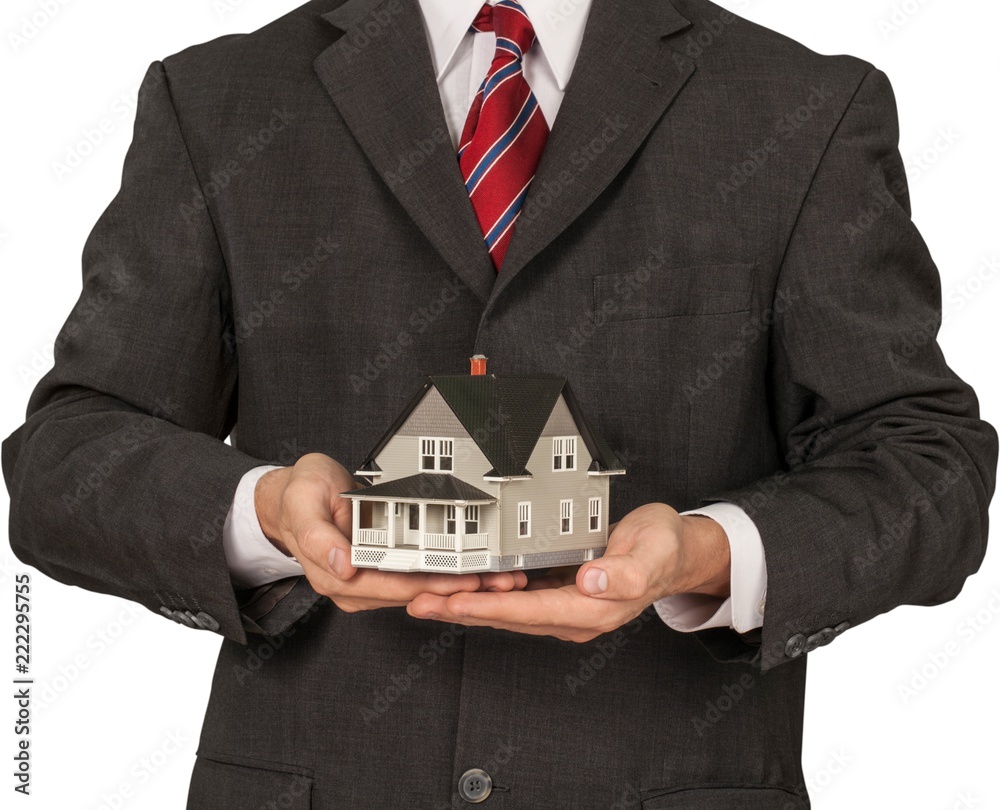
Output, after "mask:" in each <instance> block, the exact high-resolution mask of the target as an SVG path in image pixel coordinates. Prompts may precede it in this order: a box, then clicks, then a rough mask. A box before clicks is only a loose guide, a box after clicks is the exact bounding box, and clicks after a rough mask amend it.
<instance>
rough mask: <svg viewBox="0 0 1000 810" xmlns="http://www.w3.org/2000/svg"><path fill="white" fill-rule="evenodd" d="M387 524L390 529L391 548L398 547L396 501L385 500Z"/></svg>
mask: <svg viewBox="0 0 1000 810" xmlns="http://www.w3.org/2000/svg"><path fill="white" fill-rule="evenodd" d="M385 509H386V512H385V514H386V518H387V520H386V525H387V528H388V530H389V548H395V547H396V504H395V502H394V501H386V502H385Z"/></svg>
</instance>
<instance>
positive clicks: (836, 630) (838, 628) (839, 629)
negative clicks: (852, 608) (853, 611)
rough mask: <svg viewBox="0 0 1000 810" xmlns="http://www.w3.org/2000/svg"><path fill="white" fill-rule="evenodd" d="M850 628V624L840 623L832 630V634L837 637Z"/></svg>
mask: <svg viewBox="0 0 1000 810" xmlns="http://www.w3.org/2000/svg"><path fill="white" fill-rule="evenodd" d="M850 626H851V623H850V622H841V623H840V624H838V625H837V626H836V627H834V628H833V632H834V633H836V634H837V635H838V636H839V635H840V634H841V633H843V632H844V631H845V630H846V629H847V628H848V627H850Z"/></svg>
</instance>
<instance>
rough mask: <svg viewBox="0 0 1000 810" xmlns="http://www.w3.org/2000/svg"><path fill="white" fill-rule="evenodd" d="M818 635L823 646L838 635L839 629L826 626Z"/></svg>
mask: <svg viewBox="0 0 1000 810" xmlns="http://www.w3.org/2000/svg"><path fill="white" fill-rule="evenodd" d="M816 635H818V636H819V644H820V646H821V647H823V646H826V645H827V644H829V643H830V642H831V641H833V640H834V639H835V638H836V637H837V631H836V630H834V629H833V628H832V627H824V628H823V629H822V630H820V631H819V632H818V633H817V634H816Z"/></svg>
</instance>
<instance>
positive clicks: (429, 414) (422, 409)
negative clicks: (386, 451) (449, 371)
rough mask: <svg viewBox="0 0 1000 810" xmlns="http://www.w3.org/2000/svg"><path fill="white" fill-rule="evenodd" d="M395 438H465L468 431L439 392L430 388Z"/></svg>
mask: <svg viewBox="0 0 1000 810" xmlns="http://www.w3.org/2000/svg"><path fill="white" fill-rule="evenodd" d="M396 435H397V436H448V437H451V438H453V439H457V438H460V437H462V436H467V435H468V431H466V429H465V428H464V427H463V426H462V423H461V422H460V421H459V420H458V417H457V416H455V412H454V411H453V410H452V409H451V408H449V407H448V403H447V402H445V401H444V397H442V396H441V392H440V391H438V390H437V388H434V387H431V388H430V389H429V390H428V391H427V394H426V395H425V396H424V398H423V399H421V400H420V403H419V404H418V405H417V407H415V408H414V409H413V411H412V412H411V413H410V415H409V416H407V417H406V420H405V421H404V422H403V424H402V425H400V428H399V430H397V431H396Z"/></svg>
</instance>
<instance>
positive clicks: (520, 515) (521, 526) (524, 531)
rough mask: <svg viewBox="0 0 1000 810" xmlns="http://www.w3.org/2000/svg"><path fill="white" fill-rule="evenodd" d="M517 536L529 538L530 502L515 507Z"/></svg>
mask: <svg viewBox="0 0 1000 810" xmlns="http://www.w3.org/2000/svg"><path fill="white" fill-rule="evenodd" d="M517 536H518V537H531V502H530V501H524V502H523V503H519V504H518V505H517Z"/></svg>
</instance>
